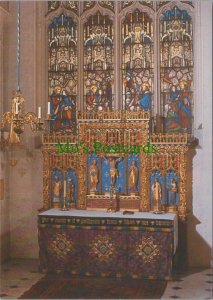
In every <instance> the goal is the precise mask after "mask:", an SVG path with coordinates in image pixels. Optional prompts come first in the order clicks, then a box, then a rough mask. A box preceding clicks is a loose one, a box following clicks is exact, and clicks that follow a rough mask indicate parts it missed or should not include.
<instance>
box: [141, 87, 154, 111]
mask: <svg viewBox="0 0 213 300" xmlns="http://www.w3.org/2000/svg"><path fill="white" fill-rule="evenodd" d="M142 91H143V96H142V97H141V98H140V99H139V103H140V106H141V108H142V109H143V110H150V109H151V97H152V94H151V92H150V91H149V83H148V82H143V83H142Z"/></svg>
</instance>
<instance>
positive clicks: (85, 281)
mask: <svg viewBox="0 0 213 300" xmlns="http://www.w3.org/2000/svg"><path fill="white" fill-rule="evenodd" d="M165 288H166V281H163V280H144V279H128V278H122V279H118V278H79V277H78V278H77V277H72V278H70V277H69V278H68V277H67V276H66V277H65V276H62V275H46V276H45V277H44V278H42V279H41V280H39V281H38V282H37V283H36V284H35V285H33V286H32V287H31V288H30V290H28V291H27V292H25V293H24V294H23V295H22V296H21V297H20V298H19V299H160V298H161V297H162V295H163V292H164V290H165Z"/></svg>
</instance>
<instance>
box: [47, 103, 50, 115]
mask: <svg viewBox="0 0 213 300" xmlns="http://www.w3.org/2000/svg"><path fill="white" fill-rule="evenodd" d="M47 114H48V115H50V102H48V104H47Z"/></svg>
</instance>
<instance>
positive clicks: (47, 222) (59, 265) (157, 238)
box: [38, 209, 178, 279]
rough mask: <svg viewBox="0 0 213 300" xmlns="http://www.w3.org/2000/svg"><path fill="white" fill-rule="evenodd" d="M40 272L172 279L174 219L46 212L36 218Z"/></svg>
mask: <svg viewBox="0 0 213 300" xmlns="http://www.w3.org/2000/svg"><path fill="white" fill-rule="evenodd" d="M38 223H39V224H38V229H39V247H40V267H41V269H42V270H46V271H50V272H52V271H68V272H70V273H71V274H80V275H86V276H103V277H105V276H107V277H109V276H110V277H113V276H116V277H123V276H131V277H132V278H142V277H146V278H150V279H155V278H164V279H169V278H171V272H172V260H173V255H174V253H175V251H176V248H177V243H178V224H177V223H178V221H177V215H176V214H174V213H165V214H158V215H156V214H153V213H149V212H135V213H134V214H125V215H124V214H123V213H122V212H115V213H113V212H109V213H108V212H100V211H86V210H70V211H60V210H57V209H50V210H48V211H45V212H42V213H40V214H39V216H38Z"/></svg>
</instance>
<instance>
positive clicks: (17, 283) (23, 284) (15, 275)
mask: <svg viewBox="0 0 213 300" xmlns="http://www.w3.org/2000/svg"><path fill="white" fill-rule="evenodd" d="M42 276H44V275H43V274H40V273H39V272H38V261H37V260H32V259H16V260H11V261H9V262H6V263H4V264H3V265H2V266H1V290H0V299H17V298H18V297H19V296H20V295H22V294H23V293H24V292H25V291H27V290H28V289H29V288H30V287H31V286H32V285H33V284H35V283H36V282H37V281H38V280H39V279H41V278H42ZM212 283H213V277H212V270H210V269H206V270H202V271H201V270H191V271H190V272H187V273H182V274H176V275H175V278H174V280H173V281H170V282H169V283H168V284H167V288H166V290H165V292H164V295H163V297H162V299H213V294H212Z"/></svg>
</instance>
